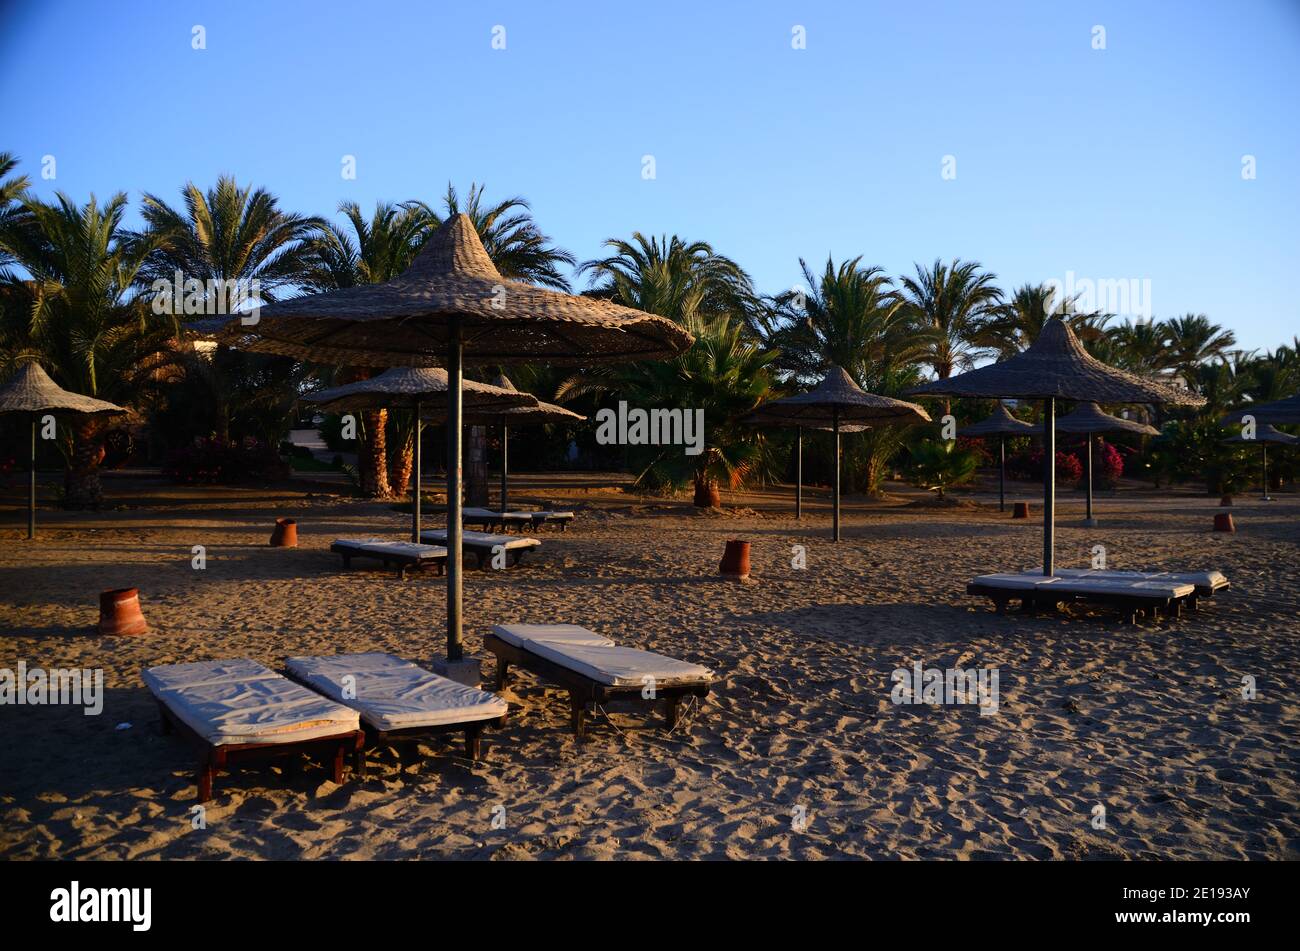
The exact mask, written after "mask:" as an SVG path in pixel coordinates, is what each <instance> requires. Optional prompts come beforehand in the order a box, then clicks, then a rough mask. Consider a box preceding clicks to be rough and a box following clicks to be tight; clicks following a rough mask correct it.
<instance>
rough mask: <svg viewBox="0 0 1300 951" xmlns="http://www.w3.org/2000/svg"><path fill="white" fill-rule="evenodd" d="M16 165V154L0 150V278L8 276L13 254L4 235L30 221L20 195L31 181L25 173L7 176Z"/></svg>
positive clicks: (13, 233) (14, 232) (15, 230)
mask: <svg viewBox="0 0 1300 951" xmlns="http://www.w3.org/2000/svg"><path fill="white" fill-rule="evenodd" d="M17 167H18V156H16V155H12V154H11V153H9V152H0V280H3V279H5V278H7V277H9V276H10V270H9V269H10V267H11V266H12V265H13V263H14V256H13V254H12V253H11V252H10V251H9V249H8V244H7V242H6V237H5V236H6V235H11V236H15V237H16V233H17V232H18V231H19V230H21V229H22V228H24V227H26V226H27V225H29V224H30V222H31V214H30V212H28V211H27V208H26V206H24V205H23V203H22V197H23V195H24V193H25V192H26V191H27V187H28V185H30V184H31V183H30V182H29V181H28V180H27V176H26V175H15V176H13V177H12V178H10V177H8V176H9V173H10V172H12V171H13V170H14V169H15V168H17Z"/></svg>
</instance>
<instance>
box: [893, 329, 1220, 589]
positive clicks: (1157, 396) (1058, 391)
mask: <svg viewBox="0 0 1300 951" xmlns="http://www.w3.org/2000/svg"><path fill="white" fill-rule="evenodd" d="M909 392H910V393H912V394H914V395H917V396H974V397H979V398H981V399H997V398H1003V399H1023V400H1029V399H1036V400H1042V401H1043V574H1044V575H1048V576H1051V575H1052V574H1053V573H1054V571H1055V562H1054V559H1053V551H1052V543H1053V536H1054V533H1055V531H1054V530H1055V522H1056V401H1057V400H1058V399H1066V400H1083V401H1096V402H1100V403H1171V404H1182V405H1188V406H1197V405H1200V404H1202V403H1204V402H1205V400H1203V399H1202V398H1201V397H1199V396H1196V395H1194V394H1192V393H1188V392H1186V391H1184V390H1180V389H1177V388H1176V387H1173V386H1167V385H1165V384H1163V383H1156V382H1154V381H1152V380H1145V379H1143V378H1142V377H1140V376H1136V375H1135V374H1132V373H1127V372H1125V371H1123V370H1116V369H1114V368H1113V367H1108V366H1106V364H1104V363H1102V362H1101V361H1100V360H1098V359H1096V358H1095V357H1093V356H1092V355H1090V354H1089V353H1088V352H1087V351H1086V350H1084V349H1083V344H1081V343H1079V340H1078V338H1077V337H1075V335H1074V331H1073V330H1071V329H1070V326H1069V324H1067V323H1066V322H1065V321H1064V320H1062V319H1061V318H1060V317H1054V318H1052V319H1051V320H1049V321H1047V323H1046V324H1044V325H1043V330H1042V332H1041V333H1039V335H1038V339H1037V340H1035V341H1034V342H1033V343H1032V344H1031V345H1030V346H1029V347H1028V348H1027V349H1026V350H1023V351H1021V352H1020V353H1017V354H1015V355H1014V356H1011V357H1008V358H1007V359H1005V360H1003V361H1002V362H1001V363H993V364H990V365H988V366H983V367H979V368H977V369H974V370H969V371H967V372H966V373H960V374H958V375H957V376H953V377H949V378H948V379H946V380H933V381H931V382H929V383H924V384H922V385H921V386H918V387H915V388H913V389H912V390H910V391H909Z"/></svg>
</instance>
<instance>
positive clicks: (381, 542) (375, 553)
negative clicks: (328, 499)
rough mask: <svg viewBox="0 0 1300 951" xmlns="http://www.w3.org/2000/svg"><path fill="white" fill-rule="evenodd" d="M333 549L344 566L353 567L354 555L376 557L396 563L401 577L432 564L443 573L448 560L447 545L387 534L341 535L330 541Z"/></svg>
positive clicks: (435, 569) (389, 562)
mask: <svg viewBox="0 0 1300 951" xmlns="http://www.w3.org/2000/svg"><path fill="white" fill-rule="evenodd" d="M330 551H332V552H337V553H338V554H340V555H342V556H343V567H344V568H351V567H352V559H353V558H374V559H377V560H378V561H381V562H383V565H384V567H385V568H389V567H391V566H393V565H396V566H397V576H398V577H399V578H405V577H406V573H407V572H408V571H410V570H411V569H412V568H414V569H416V570H417V571H418V570H420V569H423V568H429V567H432V568H433V569H434V571H435V573H436V574H442V568H443V565H445V564H446V562H447V549H446V548H443V547H441V546H439V545H417V544H415V543H414V542H398V541H393V540H392V539H387V538H338V539H335V541H334V544H332V545H330Z"/></svg>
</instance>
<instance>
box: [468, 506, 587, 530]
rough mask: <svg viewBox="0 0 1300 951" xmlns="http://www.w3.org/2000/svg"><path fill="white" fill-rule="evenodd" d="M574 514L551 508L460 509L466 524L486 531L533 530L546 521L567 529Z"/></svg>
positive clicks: (561, 528)
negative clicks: (523, 528)
mask: <svg viewBox="0 0 1300 951" xmlns="http://www.w3.org/2000/svg"><path fill="white" fill-rule="evenodd" d="M574 517H575V515H574V513H573V512H560V511H556V510H553V509H542V510H539V511H532V510H529V509H517V510H513V511H509V512H502V511H498V510H494V509H486V508H474V507H471V508H466V509H462V510H461V519H462V521H464V523H465V524H466V525H478V526H480V527H481V528H483V529H485V530H487V531H493V530H495V529H501V530H502V531H508V530H509V529H511V528H516V527H524V526H527V527H528V528H530V529H533V530H534V531H535V530H537V529H539V528H541V527H542V526H543V525H546V524H548V523H550V524H555V525H559V526H560V531H562V532H564V531H568V529H569V523H570V522H572V521H573V519H574Z"/></svg>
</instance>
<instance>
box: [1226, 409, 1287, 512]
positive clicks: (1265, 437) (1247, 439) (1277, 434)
mask: <svg viewBox="0 0 1300 951" xmlns="http://www.w3.org/2000/svg"><path fill="white" fill-rule="evenodd" d="M1223 441H1224V442H1226V443H1236V444H1237V445H1241V446H1250V445H1253V444H1255V443H1259V457H1260V465H1261V467H1262V470H1263V471H1262V477H1263V479H1264V498H1263V500H1264V501H1265V502H1272V501H1273V497H1272V496H1270V495H1269V494H1268V444H1269V443H1273V444H1274V445H1277V446H1294V445H1295V444H1296V443H1298V442H1300V438H1297V437H1295V436H1292V435H1290V434H1289V433H1284V432H1282V431H1281V430H1278V429H1274V428H1273V427H1272V426H1271V425H1270V424H1268V423H1261V424H1259V425H1258V426H1256V427H1255V431H1254V432H1253V433H1252V434H1251V435H1249V436H1247V435H1246V433H1244V432H1240V433H1237V434H1235V435H1233V436H1229V437H1228V438H1227V439H1225V440H1223Z"/></svg>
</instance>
